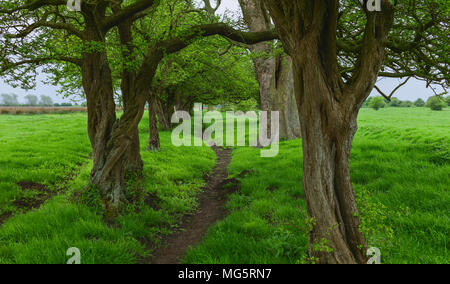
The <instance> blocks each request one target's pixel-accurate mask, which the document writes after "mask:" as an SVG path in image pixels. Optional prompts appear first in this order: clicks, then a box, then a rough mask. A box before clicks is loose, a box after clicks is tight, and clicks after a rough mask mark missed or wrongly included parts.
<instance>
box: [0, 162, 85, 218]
mask: <svg viewBox="0 0 450 284" xmlns="http://www.w3.org/2000/svg"><path fill="white" fill-rule="evenodd" d="M80 165H81V164H80ZM75 176H76V173H71V174H70V175H68V176H66V177H65V178H64V179H63V180H62V181H61V182H60V184H59V185H54V186H53V188H54V189H53V191H52V190H50V189H49V188H48V186H46V185H44V184H39V183H35V182H31V181H20V182H18V183H17V185H18V186H20V188H21V189H22V192H26V191H34V192H36V194H34V195H33V196H32V197H25V196H22V197H21V198H19V199H17V200H14V201H13V202H12V204H13V205H14V206H15V207H17V209H19V210H20V211H22V212H27V211H30V210H32V209H38V208H40V207H41V205H42V204H44V202H45V201H47V200H48V199H50V198H51V197H53V196H55V195H56V194H58V193H61V192H65V191H66V190H67V186H68V184H69V182H70V181H72V180H73V178H74V177H75ZM13 215H14V213H12V212H5V213H3V214H0V226H1V225H3V223H5V222H6V221H7V220H8V219H9V218H11V217H12V216H13Z"/></svg>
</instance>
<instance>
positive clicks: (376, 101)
mask: <svg viewBox="0 0 450 284" xmlns="http://www.w3.org/2000/svg"><path fill="white" fill-rule="evenodd" d="M385 106H386V103H385V102H384V99H383V97H375V98H373V99H372V100H371V101H370V104H369V107H371V108H373V109H374V110H379V109H380V108H384V107H385Z"/></svg>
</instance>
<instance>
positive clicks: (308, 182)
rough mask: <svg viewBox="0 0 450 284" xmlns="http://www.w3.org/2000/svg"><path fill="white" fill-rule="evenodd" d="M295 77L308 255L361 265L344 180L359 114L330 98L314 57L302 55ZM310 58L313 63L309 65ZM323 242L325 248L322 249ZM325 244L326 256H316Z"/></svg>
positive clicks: (360, 242)
mask: <svg viewBox="0 0 450 284" xmlns="http://www.w3.org/2000/svg"><path fill="white" fill-rule="evenodd" d="M308 57H309V59H306V61H304V60H305V58H303V61H302V64H301V65H300V64H298V65H297V66H296V68H295V69H296V70H295V76H296V77H297V78H298V81H299V82H301V83H302V84H301V85H298V86H297V87H298V88H300V89H299V90H298V92H297V94H302V95H301V96H300V97H298V101H299V117H300V121H301V129H302V143H303V190H304V192H305V195H306V202H307V208H308V215H309V217H310V218H312V219H313V220H314V223H315V225H314V226H313V228H312V230H311V232H310V235H309V243H310V255H311V256H313V257H317V258H319V259H320V263H328V264H330V263H365V262H366V256H365V249H366V248H367V246H366V243H365V241H364V239H363V237H362V234H361V233H360V232H359V230H358V229H359V225H360V219H359V217H358V209H357V205H356V200H355V194H354V190H353V186H352V183H351V180H350V169H349V159H350V151H351V147H352V141H353V137H354V134H355V133H356V130H357V121H356V119H357V115H358V109H359V108H345V107H343V106H342V105H341V104H339V102H338V101H336V100H335V99H334V98H335V97H336V94H335V93H332V92H330V90H331V88H330V86H329V85H328V82H327V79H326V78H324V76H323V73H322V72H321V70H320V67H321V66H322V65H321V64H320V63H321V62H320V61H319V59H318V57H314V56H311V53H309V55H308ZM314 58H315V59H316V60H314ZM323 242H325V243H323ZM321 243H322V244H325V245H326V246H327V247H329V248H331V249H332V250H333V251H332V252H323V251H320V250H319V251H318V249H317V245H318V244H321Z"/></svg>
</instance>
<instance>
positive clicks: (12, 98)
mask: <svg viewBox="0 0 450 284" xmlns="http://www.w3.org/2000/svg"><path fill="white" fill-rule="evenodd" d="M1 97H2V104H3V105H5V106H16V105H18V104H19V101H18V100H17V97H18V96H17V95H16V94H1Z"/></svg>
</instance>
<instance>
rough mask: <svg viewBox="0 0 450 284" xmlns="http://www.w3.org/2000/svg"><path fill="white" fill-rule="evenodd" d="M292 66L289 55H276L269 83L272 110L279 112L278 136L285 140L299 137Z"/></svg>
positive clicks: (299, 130)
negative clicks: (274, 66)
mask: <svg viewBox="0 0 450 284" xmlns="http://www.w3.org/2000/svg"><path fill="white" fill-rule="evenodd" d="M292 68H293V67H292V59H291V57H290V56H288V55H279V56H277V58H276V69H275V74H274V76H273V77H272V81H271V84H270V94H271V95H270V96H271V106H272V110H275V111H278V112H279V113H280V116H279V117H280V128H279V129H280V138H281V139H286V140H292V139H297V138H300V137H301V128H300V120H299V117H298V110H297V102H296V100H295V88H294V71H293V69H292Z"/></svg>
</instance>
